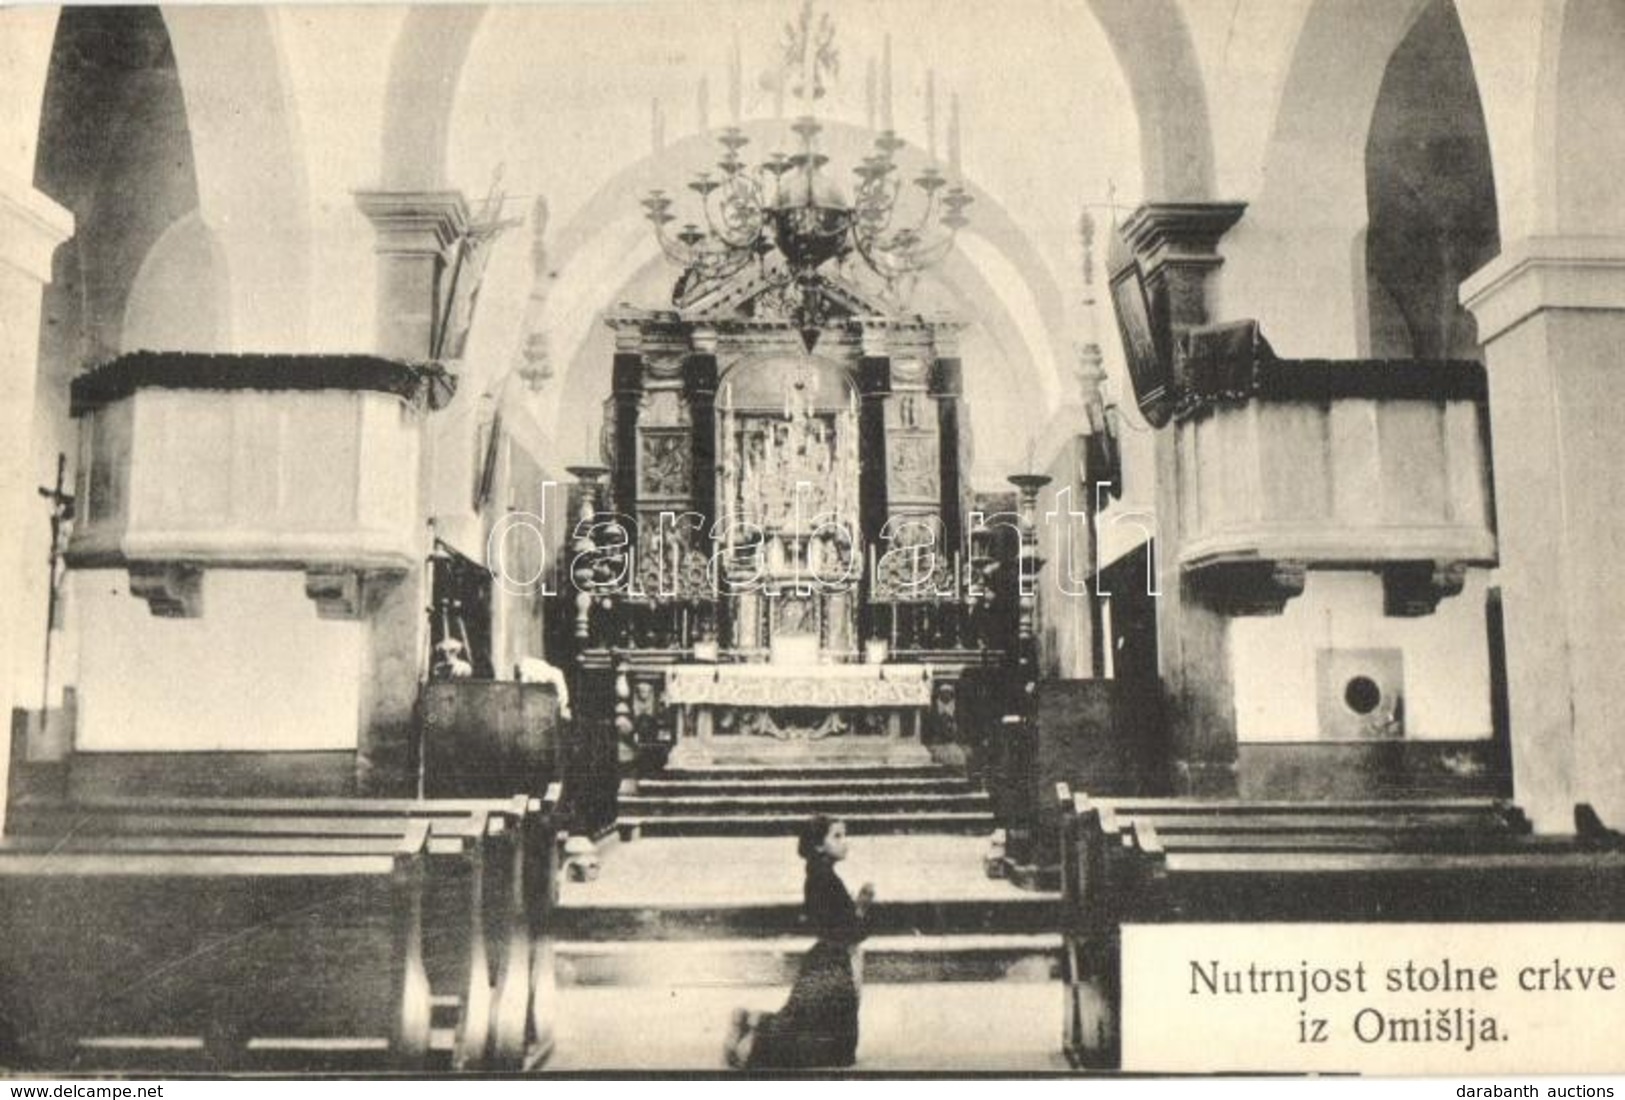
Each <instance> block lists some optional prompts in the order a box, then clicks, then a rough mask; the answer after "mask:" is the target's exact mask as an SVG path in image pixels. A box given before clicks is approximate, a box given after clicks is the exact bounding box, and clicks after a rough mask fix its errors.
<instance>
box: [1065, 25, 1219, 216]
mask: <svg viewBox="0 0 1625 1100" xmlns="http://www.w3.org/2000/svg"><path fill="white" fill-rule="evenodd" d="M1089 9H1090V11H1092V12H1093V13H1094V16H1095V19H1096V21H1097V22H1098V23H1099V24H1100V27H1101V30H1103V31H1104V32H1105V34H1106V39H1107V41H1108V42H1110V43H1111V47H1112V51H1113V52H1114V53H1115V54H1116V55H1117V60H1118V64H1119V65H1120V66H1121V68H1122V70H1123V76H1124V78H1125V80H1126V81H1127V83H1128V87H1129V93H1130V95H1131V96H1132V97H1133V100H1134V108H1135V113H1136V114H1137V115H1138V116H1139V124H1140V170H1141V174H1142V180H1141V196H1142V197H1143V198H1144V199H1146V200H1147V201H1156V202H1199V201H1204V200H1208V199H1212V198H1214V197H1215V196H1214V194H1213V185H1214V169H1213V161H1214V157H1213V130H1212V126H1211V125H1210V123H1209V120H1208V105H1207V92H1206V89H1205V87H1204V85H1203V81H1202V69H1201V65H1200V64H1199V63H1198V61H1197V57H1196V49H1195V47H1194V46H1193V45H1192V42H1191V36H1190V30H1189V28H1188V27H1187V26H1186V23H1185V17H1184V15H1183V14H1182V13H1181V12H1180V10H1179V7H1178V5H1177V4H1176V3H1175V0H1089Z"/></svg>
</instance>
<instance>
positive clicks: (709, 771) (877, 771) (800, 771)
mask: <svg viewBox="0 0 1625 1100" xmlns="http://www.w3.org/2000/svg"><path fill="white" fill-rule="evenodd" d="M957 776H958V773H957V772H955V771H953V770H952V769H950V768H944V767H942V766H941V765H940V764H885V763H875V762H868V763H850V764H844V763H830V762H825V763H820V762H814V761H786V762H783V763H779V762H775V763H772V764H748V765H742V764H735V765H724V764H718V765H716V766H705V767H682V768H666V769H665V770H663V771H661V772H660V773H659V774H658V776H652V777H651V778H655V779H661V780H670V781H674V782H693V781H696V780H715V779H724V780H725V779H748V780H753V781H756V780H764V779H952V778H957Z"/></svg>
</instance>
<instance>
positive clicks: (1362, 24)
mask: <svg viewBox="0 0 1625 1100" xmlns="http://www.w3.org/2000/svg"><path fill="white" fill-rule="evenodd" d="M1427 3H1428V0H1373V2H1372V3H1369V4H1359V5H1354V4H1345V3H1341V2H1339V0H1313V3H1312V4H1311V6H1310V7H1309V9H1308V11H1307V13H1306V15H1305V16H1304V19H1303V23H1302V26H1301V28H1300V29H1299V31H1298V35H1297V39H1296V41H1295V42H1294V44H1293V47H1292V51H1291V55H1290V60H1289V61H1288V63H1287V65H1286V70H1285V77H1284V79H1283V82H1282V86H1281V93H1280V97H1279V100H1278V103H1277V106H1276V113H1275V119H1274V122H1273V124H1272V125H1271V127H1270V131H1269V138H1268V141H1267V143H1266V145H1265V148H1264V154H1263V171H1262V176H1261V181H1260V186H1259V190H1258V193H1257V194H1256V195H1255V196H1252V197H1251V200H1250V202H1249V205H1248V209H1247V215H1246V217H1245V218H1244V219H1243V221H1242V222H1241V224H1240V225H1239V226H1237V228H1236V229H1235V230H1234V231H1232V233H1231V234H1230V235H1229V236H1227V237H1226V242H1225V243H1226V248H1225V254H1226V257H1227V258H1226V262H1225V266H1224V268H1223V269H1222V270H1221V271H1220V275H1219V277H1220V293H1221V295H1222V297H1223V301H1224V304H1225V311H1226V312H1227V313H1230V314H1235V315H1251V316H1254V317H1257V318H1258V319H1259V321H1260V322H1261V323H1262V324H1263V326H1264V331H1265V332H1266V333H1267V334H1268V335H1269V338H1270V341H1271V343H1272V344H1274V345H1275V347H1276V349H1277V350H1278V351H1280V352H1282V353H1283V354H1287V355H1316V356H1321V355H1336V356H1354V355H1358V354H1360V353H1361V352H1362V351H1363V350H1364V348H1365V345H1366V332H1367V323H1366V317H1367V313H1366V303H1365V275H1364V268H1365V261H1364V252H1365V249H1364V237H1363V234H1364V231H1365V227H1366V222H1367V216H1368V211H1367V199H1366V187H1365V155H1366V143H1367V135H1368V133H1369V131H1370V125H1371V118H1372V112H1373V111H1374V110H1375V108H1376V104H1377V97H1378V94H1379V92H1380V90H1381V87H1382V81H1383V75H1384V73H1385V72H1386V70H1387V66H1388V61H1389V59H1390V58H1391V57H1392V56H1393V54H1394V51H1395V49H1397V48H1398V46H1399V44H1400V43H1401V42H1402V41H1404V39H1405V36H1406V34H1407V33H1408V32H1409V31H1410V29H1411V27H1412V25H1413V24H1414V23H1415V21H1416V19H1417V17H1418V15H1419V14H1420V13H1421V12H1422V10H1423V8H1424V7H1425V6H1426V4H1427ZM1287 255H1289V256H1290V261H1288V260H1286V259H1284V258H1283V257H1284V256H1287ZM1306 303H1313V307H1312V308H1306Z"/></svg>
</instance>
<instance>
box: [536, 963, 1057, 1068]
mask: <svg viewBox="0 0 1625 1100" xmlns="http://www.w3.org/2000/svg"><path fill="white" fill-rule="evenodd" d="M788 989H789V987H788V986H787V985H778V984H776V985H770V986H725V987H711V988H707V987H697V986H665V987H662V986H653V987H650V986H640V987H632V988H623V987H605V986H575V987H566V988H562V989H560V990H559V996H558V1002H557V1004H558V1028H557V1032H556V1035H557V1045H556V1046H555V1048H554V1053H553V1056H552V1058H551V1059H550V1060H549V1061H548V1063H547V1066H546V1067H545V1068H546V1070H547V1071H551V1072H559V1073H572V1072H574V1073H591V1072H600V1073H602V1072H616V1071H620V1072H634V1073H636V1072H647V1073H669V1072H684V1071H686V1072H690V1073H701V1074H716V1073H722V1072H725V1070H724V1063H723V1057H722V1047H723V1042H724V1040H725V1039H726V1037H727V1033H728V1024H729V1018H730V1016H731V1014H732V1012H733V1010H734V1009H736V1008H748V1009H751V1010H752V1011H758V1012H771V1011H774V1010H776V1009H778V1008H780V1007H782V1006H783V1004H784V999H785V996H786V994H787V993H788ZM1061 1013H1062V987H1061V985H1060V983H1050V982H1026V981H1017V982H920V983H891V984H888V983H875V982H869V981H867V980H866V981H865V983H864V986H863V993H862V1000H861V1003H860V1007H859V1010H858V1057H857V1064H856V1065H855V1066H854V1067H852V1070H853V1072H856V1073H859V1074H864V1073H911V1072H913V1073H918V1072H927V1073H930V1072H936V1073H958V1074H967V1073H997V1074H1011V1073H1021V1074H1065V1073H1067V1072H1068V1068H1067V1064H1066V1059H1065V1058H1064V1057H1063V1056H1062V1054H1061V1018H1062V1017H1061Z"/></svg>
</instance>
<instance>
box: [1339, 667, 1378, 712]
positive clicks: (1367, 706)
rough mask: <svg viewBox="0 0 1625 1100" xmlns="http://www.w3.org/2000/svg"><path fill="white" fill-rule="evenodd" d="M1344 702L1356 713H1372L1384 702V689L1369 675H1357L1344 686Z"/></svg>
mask: <svg viewBox="0 0 1625 1100" xmlns="http://www.w3.org/2000/svg"><path fill="white" fill-rule="evenodd" d="M1343 702H1344V703H1347V704H1348V708H1349V709H1350V710H1352V711H1353V712H1354V713H1355V714H1370V713H1371V712H1372V711H1374V710H1376V709H1377V705H1378V704H1379V703H1381V702H1382V689H1381V688H1380V687H1378V686H1377V682H1376V681H1375V680H1373V679H1372V678H1371V677H1369V676H1356V677H1354V678H1353V679H1351V680H1350V681H1349V682H1348V684H1347V685H1346V686H1345V687H1344V688H1343Z"/></svg>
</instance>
